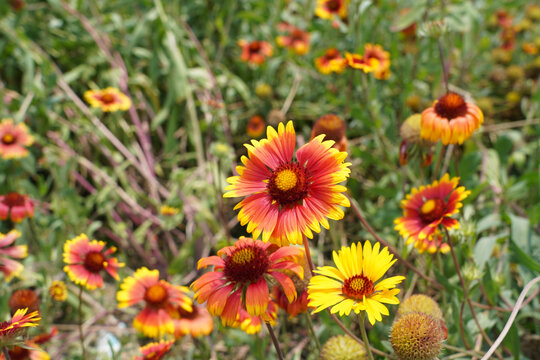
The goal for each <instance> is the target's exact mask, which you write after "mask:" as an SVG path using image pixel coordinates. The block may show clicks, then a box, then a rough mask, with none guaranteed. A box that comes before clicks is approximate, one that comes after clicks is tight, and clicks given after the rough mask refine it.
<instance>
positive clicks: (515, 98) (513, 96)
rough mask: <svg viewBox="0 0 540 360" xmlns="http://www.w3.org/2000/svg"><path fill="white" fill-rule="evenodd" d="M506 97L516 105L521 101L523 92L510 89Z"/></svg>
mask: <svg viewBox="0 0 540 360" xmlns="http://www.w3.org/2000/svg"><path fill="white" fill-rule="evenodd" d="M505 99H506V101H508V102H509V103H510V104H511V105H516V104H518V103H519V102H520V101H521V94H520V93H518V92H517V91H510V92H508V94H506V96H505Z"/></svg>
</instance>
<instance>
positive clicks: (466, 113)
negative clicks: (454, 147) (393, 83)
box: [420, 92, 484, 145]
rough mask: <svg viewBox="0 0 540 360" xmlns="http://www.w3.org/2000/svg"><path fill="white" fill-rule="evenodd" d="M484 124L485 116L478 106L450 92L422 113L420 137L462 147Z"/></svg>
mask: <svg viewBox="0 0 540 360" xmlns="http://www.w3.org/2000/svg"><path fill="white" fill-rule="evenodd" d="M483 122H484V114H483V113H482V110H480V108H479V107H478V106H476V105H475V104H473V103H470V102H466V101H465V99H464V98H463V97H462V96H461V95H459V94H456V93H454V92H449V93H447V94H446V95H443V96H441V97H440V98H439V100H436V101H435V103H434V104H433V106H432V107H429V108H427V109H425V110H424V111H423V112H422V123H421V126H422V130H421V132H420V136H421V137H422V138H423V139H427V140H430V141H432V142H436V141H438V140H439V139H440V140H441V141H442V143H443V144H444V145H448V144H460V145H461V144H463V142H464V141H465V140H467V139H468V138H470V137H471V136H472V134H473V133H474V132H475V130H477V129H478V128H479V127H480V125H482V123H483Z"/></svg>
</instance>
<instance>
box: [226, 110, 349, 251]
mask: <svg viewBox="0 0 540 360" xmlns="http://www.w3.org/2000/svg"><path fill="white" fill-rule="evenodd" d="M323 138H324V136H323V135H319V136H317V137H316V138H314V139H313V140H311V141H310V142H309V143H307V144H305V145H304V146H302V147H301V148H300V149H298V151H296V159H297V161H293V156H294V147H295V143H296V136H295V132H294V127H293V124H292V121H289V123H288V124H287V126H286V127H285V125H284V124H283V123H280V124H279V126H278V131H276V130H274V128H272V127H271V126H269V127H268V129H267V139H262V140H260V141H256V140H252V141H251V144H246V145H245V146H246V148H247V149H248V156H247V157H246V156H243V157H242V159H241V160H242V163H243V164H244V166H238V167H237V169H236V170H237V171H238V173H239V176H232V177H230V178H228V179H227V181H228V182H229V183H230V184H231V185H229V186H227V187H226V188H225V190H226V191H227V192H226V193H225V194H224V195H223V196H224V197H239V196H247V197H246V198H245V199H244V200H242V201H241V202H240V203H238V205H236V207H235V209H238V208H241V210H240V212H239V213H238V219H239V220H240V224H241V225H245V224H248V226H247V231H248V232H249V233H253V237H254V238H255V239H256V238H258V237H259V235H261V234H262V239H263V241H265V242H266V241H269V240H270V241H271V242H273V243H275V244H277V245H280V246H283V245H288V244H289V243H292V244H302V242H303V235H305V236H307V237H308V238H310V239H311V238H312V237H313V233H312V231H315V232H320V230H321V228H320V224H322V225H323V226H324V227H325V228H327V229H328V228H329V224H328V220H327V218H330V219H333V220H339V219H342V218H343V216H344V212H343V210H342V209H341V208H340V207H339V206H350V203H349V200H348V199H347V197H346V196H345V195H343V194H342V192H344V191H346V190H347V188H345V187H344V186H342V185H338V184H339V183H340V182H342V181H345V180H346V179H347V177H348V176H349V173H350V169H349V166H350V163H344V162H343V161H344V160H345V158H346V157H347V153H345V152H339V151H338V150H336V149H334V148H332V145H334V142H333V141H323Z"/></svg>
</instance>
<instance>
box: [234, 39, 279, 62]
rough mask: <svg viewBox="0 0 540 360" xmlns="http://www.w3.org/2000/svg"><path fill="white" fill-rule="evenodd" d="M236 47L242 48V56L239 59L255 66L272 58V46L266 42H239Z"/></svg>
mask: <svg viewBox="0 0 540 360" xmlns="http://www.w3.org/2000/svg"><path fill="white" fill-rule="evenodd" d="M238 45H240V47H242V55H241V57H240V59H241V60H242V61H245V62H249V63H252V64H255V65H261V64H262V63H264V61H265V59H266V58H267V57H269V56H272V53H273V52H272V45H270V44H269V43H267V42H266V41H252V42H247V41H246V40H239V41H238Z"/></svg>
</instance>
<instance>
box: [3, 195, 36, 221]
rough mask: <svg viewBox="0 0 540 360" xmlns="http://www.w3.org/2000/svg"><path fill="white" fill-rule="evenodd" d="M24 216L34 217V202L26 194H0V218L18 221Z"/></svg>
mask: <svg viewBox="0 0 540 360" xmlns="http://www.w3.org/2000/svg"><path fill="white" fill-rule="evenodd" d="M25 217H29V218H32V217H34V203H33V202H32V200H30V199H29V198H28V196H27V195H22V194H19V193H16V192H10V193H8V194H6V195H0V219H2V220H7V219H10V220H11V221H13V222H15V223H19V222H21V221H23V220H24V218H25Z"/></svg>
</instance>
